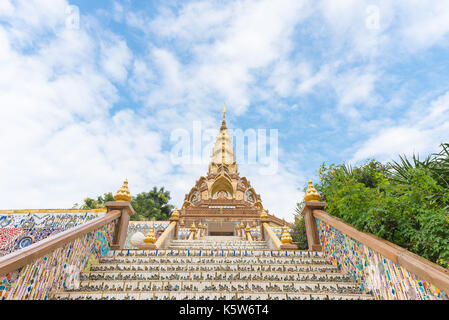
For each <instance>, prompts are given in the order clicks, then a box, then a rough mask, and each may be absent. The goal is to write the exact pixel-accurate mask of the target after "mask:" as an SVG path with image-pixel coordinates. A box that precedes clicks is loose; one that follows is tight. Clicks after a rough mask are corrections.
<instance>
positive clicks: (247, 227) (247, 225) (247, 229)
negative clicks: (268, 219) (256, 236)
mask: <svg viewBox="0 0 449 320" xmlns="http://www.w3.org/2000/svg"><path fill="white" fill-rule="evenodd" d="M245 230H246V232H249V231H250V230H251V227H250V226H249V223H246V228H245Z"/></svg>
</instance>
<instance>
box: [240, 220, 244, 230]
mask: <svg viewBox="0 0 449 320" xmlns="http://www.w3.org/2000/svg"><path fill="white" fill-rule="evenodd" d="M243 228H245V225H244V224H243V221H242V222H240V229H243Z"/></svg>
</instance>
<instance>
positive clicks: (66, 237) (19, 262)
mask: <svg viewBox="0 0 449 320" xmlns="http://www.w3.org/2000/svg"><path fill="white" fill-rule="evenodd" d="M121 214H122V213H121V211H119V210H113V211H110V212H108V213H107V214H105V215H104V216H102V217H98V218H95V219H93V220H90V221H88V222H86V223H84V224H82V225H79V226H76V227H74V228H72V229H68V230H65V231H62V232H60V233H58V234H55V235H53V236H50V237H48V238H46V239H43V240H41V241H39V242H36V243H33V244H31V245H29V246H28V247H25V248H23V249H21V250H18V251H15V252H12V253H10V254H8V255H6V256H3V257H1V258H0V277H1V276H5V275H7V274H8V273H10V272H12V271H15V270H17V269H19V268H20V267H23V266H25V265H27V264H29V263H31V262H33V261H35V260H36V259H38V258H41V257H43V256H45V255H47V254H48V253H50V252H52V251H53V250H55V249H57V248H59V247H62V246H64V245H65V244H67V243H69V242H72V241H74V240H76V239H78V238H80V237H82V236H84V235H85V234H87V233H90V232H92V231H95V230H97V229H99V228H101V227H102V226H104V225H106V224H108V223H110V222H112V221H114V220H115V219H118V218H120V216H121Z"/></svg>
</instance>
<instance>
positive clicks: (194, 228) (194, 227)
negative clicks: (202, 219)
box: [190, 222, 196, 231]
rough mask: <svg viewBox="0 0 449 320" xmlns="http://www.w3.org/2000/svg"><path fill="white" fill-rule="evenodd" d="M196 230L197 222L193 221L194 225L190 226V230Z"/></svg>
mask: <svg viewBox="0 0 449 320" xmlns="http://www.w3.org/2000/svg"><path fill="white" fill-rule="evenodd" d="M195 230H196V226H195V222H193V223H192V226H191V227H190V231H195Z"/></svg>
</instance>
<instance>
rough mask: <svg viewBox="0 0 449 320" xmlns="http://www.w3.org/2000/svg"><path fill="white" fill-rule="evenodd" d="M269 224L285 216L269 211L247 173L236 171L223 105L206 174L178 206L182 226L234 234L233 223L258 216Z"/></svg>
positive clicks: (256, 222) (252, 220)
mask: <svg viewBox="0 0 449 320" xmlns="http://www.w3.org/2000/svg"><path fill="white" fill-rule="evenodd" d="M265 215H266V219H267V220H268V223H269V224H270V225H272V226H284V225H285V224H286V223H285V221H284V220H282V219H279V218H277V217H275V216H274V215H271V214H268V212H267V210H265V209H264V207H263V205H262V200H261V198H260V195H259V194H257V193H256V191H255V190H254V188H253V187H252V186H251V183H250V181H249V180H248V179H247V178H246V177H241V176H240V174H239V171H238V165H237V162H236V156H235V153H234V148H233V144H232V138H231V136H230V135H229V132H228V128H227V124H226V107H225V108H224V109H223V119H222V122H221V127H220V131H219V133H218V136H217V139H216V142H215V145H214V148H213V150H212V155H211V161H210V164H209V168H208V172H207V175H206V176H202V177H200V178H199V179H198V180H197V181H196V183H195V185H194V186H193V187H192V188H191V189H190V191H189V193H187V194H186V195H185V199H184V203H183V205H182V207H181V209H180V210H179V218H180V222H181V226H183V225H185V226H191V225H192V224H194V225H195V224H196V225H198V224H199V223H200V222H201V221H203V223H207V225H208V231H207V235H211V236H220V235H221V236H225V235H234V233H235V225H236V224H237V223H241V224H244V225H247V224H249V225H259V224H260V218H261V216H263V217H265Z"/></svg>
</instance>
